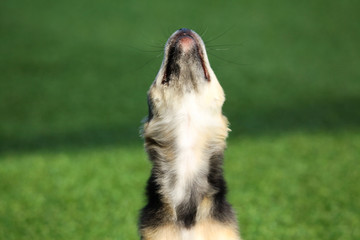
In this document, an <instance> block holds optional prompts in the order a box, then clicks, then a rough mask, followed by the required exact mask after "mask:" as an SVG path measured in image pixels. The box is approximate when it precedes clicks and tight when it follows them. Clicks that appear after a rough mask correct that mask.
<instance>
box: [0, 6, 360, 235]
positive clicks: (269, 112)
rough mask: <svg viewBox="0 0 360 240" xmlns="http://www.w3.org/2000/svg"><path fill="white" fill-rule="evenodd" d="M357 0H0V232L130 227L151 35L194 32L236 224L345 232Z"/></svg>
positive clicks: (356, 170)
mask: <svg viewBox="0 0 360 240" xmlns="http://www.w3.org/2000/svg"><path fill="white" fill-rule="evenodd" d="M359 7H360V5H359V4H358V3H355V2H350V1H340V2H339V1H324V2H323V3H321V2H314V1H301V2H289V1H284V0H277V1H276V2H273V3H270V2H267V1H232V2H226V3H225V2H221V1H198V2H194V1H181V2H174V3H172V2H169V1H152V2H146V3H140V2H130V1H113V0H105V1H102V2H98V3H95V2H89V1H82V0H77V1H68V0H65V1H58V2H51V1H44V0H34V1H31V2H29V1H10V0H3V1H1V2H0V239H138V235H137V226H136V224H137V215H138V210H139V209H140V208H141V207H142V206H143V205H144V202H145V200H144V195H143V192H144V191H143V189H144V186H145V181H146V179H147V177H148V175H149V171H150V163H149V162H148V161H147V160H146V155H145V153H144V151H143V149H142V141H141V139H140V138H139V134H138V132H139V126H140V121H141V119H142V118H143V117H144V116H145V115H146V111H147V107H146V91H147V89H148V87H149V85H150V83H151V82H152V80H153V79H154V77H155V75H156V72H157V70H158V68H159V66H160V63H161V57H162V53H161V51H162V46H163V45H164V43H165V41H166V39H167V38H168V36H169V35H170V34H171V33H172V32H173V31H175V30H176V29H178V28H180V27H189V28H193V29H195V30H196V31H197V32H199V33H201V34H202V35H203V38H204V40H205V42H206V44H207V48H208V53H209V57H210V61H211V64H212V66H213V68H214V70H215V73H216V74H217V76H218V78H219V80H220V82H221V84H222V85H223V87H224V90H225V93H226V96H227V101H226V103H225V106H224V112H225V114H226V115H227V116H228V118H229V120H230V122H231V129H232V130H233V131H232V132H231V134H230V138H229V144H228V145H229V147H228V150H227V152H226V161H225V170H226V171H225V173H226V179H227V180H228V183H229V189H230V193H229V200H230V202H231V203H232V204H233V205H234V207H235V208H236V210H237V213H238V218H239V223H240V227H241V232H242V235H243V237H244V239H289V238H291V239H334V240H335V239H336V240H338V239H344V240H345V239H346V240H347V239H359V238H360V231H359V229H360V214H359V213H360V203H359V201H358V199H359V197H360V196H359V195H360V194H359V192H360V190H359V188H358V182H359V180H360V167H359V159H360V111H359V106H360V68H359V67H358V66H359V63H360V55H359V54H358V53H359V52H360V44H359V42H360V30H359V28H358V22H359V21H360V19H359V14H358V9H359Z"/></svg>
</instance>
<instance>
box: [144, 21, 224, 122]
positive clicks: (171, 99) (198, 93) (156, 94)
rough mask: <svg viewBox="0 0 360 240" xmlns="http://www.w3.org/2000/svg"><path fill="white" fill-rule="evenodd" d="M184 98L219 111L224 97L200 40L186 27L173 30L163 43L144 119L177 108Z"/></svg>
mask: <svg viewBox="0 0 360 240" xmlns="http://www.w3.org/2000/svg"><path fill="white" fill-rule="evenodd" d="M184 101H192V103H191V104H192V105H197V106H198V107H199V109H201V110H202V111H206V112H209V113H212V114H214V115H222V113H221V112H222V110H221V109H222V105H223V103H224V101H225V97H224V92H223V90H222V88H221V86H220V84H219V82H218V80H217V78H216V76H215V74H214V72H213V70H212V69H211V67H210V63H209V60H208V57H207V53H206V49H205V45H204V42H203V41H202V39H201V37H200V36H199V35H198V34H197V33H195V32H194V31H192V30H190V29H186V28H182V29H179V30H178V31H176V32H175V33H173V34H172V35H171V36H170V38H169V39H168V41H167V43H166V45H165V52H164V59H163V62H162V65H161V67H160V70H159V72H158V74H157V76H156V78H155V81H154V82H153V84H152V85H151V87H150V90H149V92H148V105H149V116H148V121H151V119H152V118H154V117H157V118H165V117H167V116H168V114H169V112H172V113H173V112H176V111H177V110H180V109H181V106H182V105H183V104H184Z"/></svg>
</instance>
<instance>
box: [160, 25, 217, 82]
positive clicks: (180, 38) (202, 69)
mask: <svg viewBox="0 0 360 240" xmlns="http://www.w3.org/2000/svg"><path fill="white" fill-rule="evenodd" d="M167 45H168V47H167V48H166V51H165V59H166V61H165V70H164V75H163V78H162V82H161V83H162V84H164V85H168V84H169V83H170V81H172V80H180V79H183V80H191V81H195V79H196V80H197V79H198V78H203V79H205V80H207V81H210V76H209V72H208V69H207V67H206V63H205V56H204V51H205V50H203V49H204V48H203V43H202V41H201V38H200V37H199V36H198V35H197V34H196V33H195V32H193V31H192V30H190V29H187V28H181V29H179V30H178V31H177V32H175V33H174V34H173V35H172V36H171V37H170V39H169V40H168V43H167Z"/></svg>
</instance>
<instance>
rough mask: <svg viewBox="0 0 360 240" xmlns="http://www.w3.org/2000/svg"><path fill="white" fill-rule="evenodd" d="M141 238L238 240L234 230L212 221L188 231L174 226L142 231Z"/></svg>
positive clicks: (159, 239) (155, 239)
mask: <svg viewBox="0 0 360 240" xmlns="http://www.w3.org/2000/svg"><path fill="white" fill-rule="evenodd" d="M142 236H144V240H170V239H171V240H240V238H239V233H238V231H237V230H236V228H234V227H232V226H228V225H224V224H222V223H219V222H216V221H213V220H204V221H200V222H198V223H197V224H196V225H195V227H193V228H192V229H190V230H186V229H181V228H179V226H177V225H175V224H169V225H166V226H161V227H158V228H156V229H144V230H143V232H142Z"/></svg>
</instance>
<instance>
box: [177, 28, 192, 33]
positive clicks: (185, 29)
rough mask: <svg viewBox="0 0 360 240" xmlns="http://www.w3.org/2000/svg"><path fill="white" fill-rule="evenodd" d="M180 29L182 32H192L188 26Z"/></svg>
mask: <svg viewBox="0 0 360 240" xmlns="http://www.w3.org/2000/svg"><path fill="white" fill-rule="evenodd" d="M179 31H180V32H182V33H190V32H191V30H190V29H188V28H180V29H179Z"/></svg>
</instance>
